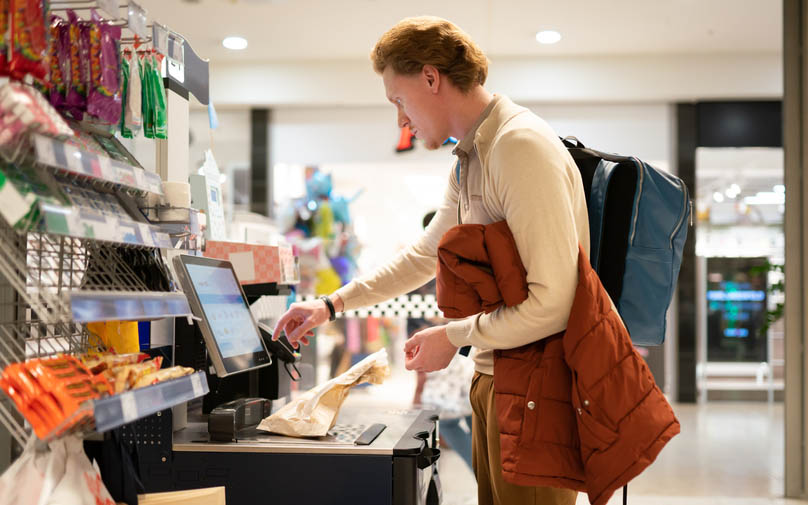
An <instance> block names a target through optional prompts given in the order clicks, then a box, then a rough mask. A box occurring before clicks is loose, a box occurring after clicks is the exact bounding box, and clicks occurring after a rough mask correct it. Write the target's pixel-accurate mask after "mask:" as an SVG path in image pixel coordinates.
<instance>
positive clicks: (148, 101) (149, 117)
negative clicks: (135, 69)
mask: <svg viewBox="0 0 808 505" xmlns="http://www.w3.org/2000/svg"><path fill="white" fill-rule="evenodd" d="M139 56H140V81H141V83H142V84H143V87H142V88H141V94H140V96H141V112H142V117H143V135H144V136H145V137H146V138H147V139H153V138H154V93H153V92H152V78H151V74H152V70H151V68H152V59H151V56H150V55H149V54H146V53H139Z"/></svg>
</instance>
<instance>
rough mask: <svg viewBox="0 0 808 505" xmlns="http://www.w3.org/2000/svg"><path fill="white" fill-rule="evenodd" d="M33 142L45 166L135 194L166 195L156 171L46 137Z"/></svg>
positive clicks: (35, 150) (35, 137)
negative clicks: (149, 170)
mask: <svg viewBox="0 0 808 505" xmlns="http://www.w3.org/2000/svg"><path fill="white" fill-rule="evenodd" d="M33 142H34V152H35V159H36V161H37V162H39V163H41V164H43V165H47V166H49V167H53V168H55V169H57V170H59V171H63V172H65V173H66V174H69V175H71V176H74V177H80V178H86V179H88V180H91V181H95V182H100V183H102V184H108V185H112V186H115V187H118V188H122V189H125V190H128V191H132V192H135V193H145V192H148V193H154V194H157V195H162V194H163V186H162V181H161V180H160V176H159V175H157V174H155V173H153V172H148V171H146V170H144V169H142V168H140V167H136V166H133V165H130V164H128V163H125V162H123V161H119V160H114V159H112V158H110V157H108V156H104V155H102V154H97V153H92V152H89V151H85V150H83V149H81V148H80V147H77V146H75V145H72V144H70V143H68V142H64V141H61V140H58V139H54V138H50V137H46V136H44V135H34V136H33Z"/></svg>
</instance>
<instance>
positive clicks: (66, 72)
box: [48, 16, 70, 110]
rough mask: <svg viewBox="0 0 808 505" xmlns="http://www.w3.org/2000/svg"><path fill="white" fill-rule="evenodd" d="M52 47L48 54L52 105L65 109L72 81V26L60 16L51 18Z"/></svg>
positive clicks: (49, 93) (49, 96) (49, 94)
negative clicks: (68, 84) (68, 86)
mask: <svg viewBox="0 0 808 505" xmlns="http://www.w3.org/2000/svg"><path fill="white" fill-rule="evenodd" d="M50 39H51V42H50V46H49V52H48V60H49V64H50V67H49V70H50V75H49V76H48V80H49V81H50V90H49V91H48V98H49V100H50V103H51V105H53V106H54V107H56V108H57V109H60V110H61V109H64V108H65V104H66V100H67V83H68V82H69V80H70V25H68V24H67V22H66V21H65V20H63V19H62V18H60V17H58V16H52V17H51V24H50Z"/></svg>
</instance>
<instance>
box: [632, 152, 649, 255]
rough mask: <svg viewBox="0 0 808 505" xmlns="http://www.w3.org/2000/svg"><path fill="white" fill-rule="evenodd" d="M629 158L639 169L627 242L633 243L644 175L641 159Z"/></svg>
mask: <svg viewBox="0 0 808 505" xmlns="http://www.w3.org/2000/svg"><path fill="white" fill-rule="evenodd" d="M631 159H632V160H634V163H635V164H636V165H637V169H638V170H639V171H640V182H639V185H640V192H639V193H637V198H636V202H635V203H634V220H633V222H632V223H631V237H629V239H628V243H629V244H634V234H635V233H637V218H638V217H639V215H640V198H642V182H643V177H644V176H645V170H644V167H643V165H642V161H640V160H639V159H637V158H634V157H632V158H631Z"/></svg>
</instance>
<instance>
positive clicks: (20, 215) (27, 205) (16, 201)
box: [0, 167, 39, 229]
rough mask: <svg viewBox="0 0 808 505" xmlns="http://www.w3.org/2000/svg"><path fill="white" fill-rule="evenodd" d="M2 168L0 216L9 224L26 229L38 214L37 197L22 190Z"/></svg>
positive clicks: (0, 178)
mask: <svg viewBox="0 0 808 505" xmlns="http://www.w3.org/2000/svg"><path fill="white" fill-rule="evenodd" d="M3 168H5V167H3ZM3 168H0V201H2V202H3V205H0V216H2V217H3V219H5V220H6V222H7V223H8V224H9V226H12V227H14V228H17V229H28V227H29V226H30V225H31V224H32V223H34V222H36V220H37V218H38V216H39V212H38V209H39V208H38V206H37V201H38V198H37V196H36V195H34V194H33V193H32V192H23V190H21V189H20V187H19V186H18V185H17V184H15V183H14V181H12V180H11V179H10V178H9V177H8V175H7V173H6V172H5V171H4V170H3Z"/></svg>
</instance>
